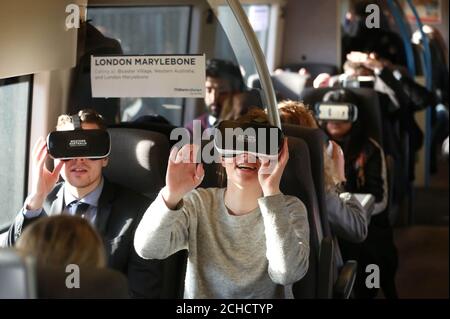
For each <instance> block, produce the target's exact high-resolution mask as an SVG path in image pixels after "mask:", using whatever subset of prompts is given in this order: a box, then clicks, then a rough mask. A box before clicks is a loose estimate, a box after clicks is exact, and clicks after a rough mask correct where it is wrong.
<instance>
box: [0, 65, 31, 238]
mask: <svg viewBox="0 0 450 319" xmlns="http://www.w3.org/2000/svg"><path fill="white" fill-rule="evenodd" d="M33 80H34V75H33V74H26V75H20V76H15V77H10V78H5V79H0V87H2V86H5V85H10V84H18V83H23V82H27V83H28V101H27V115H26V116H27V119H26V128H25V129H26V133H25V145H24V147H25V160H24V166H23V172H24V174H23V175H24V181H23V182H24V183H23V190H22V202H24V201H25V198H26V197H27V194H28V182H29V179H28V177H29V176H28V175H29V174H28V167H29V165H30V141H31V119H32V112H33ZM13 221H14V219H13V220H12V221H11V223H12V222H13ZM11 223H10V224H6V226H2V225H0V234H2V233H4V232H6V231H7V230H8V229H9V227H10V225H11Z"/></svg>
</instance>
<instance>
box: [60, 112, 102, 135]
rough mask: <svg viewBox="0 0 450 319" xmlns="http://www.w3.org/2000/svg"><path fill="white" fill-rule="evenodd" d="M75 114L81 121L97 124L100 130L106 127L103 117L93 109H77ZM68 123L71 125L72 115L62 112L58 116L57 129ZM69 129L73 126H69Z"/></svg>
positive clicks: (64, 127) (61, 128)
mask: <svg viewBox="0 0 450 319" xmlns="http://www.w3.org/2000/svg"><path fill="white" fill-rule="evenodd" d="M77 115H78V117H79V118H80V122H81V123H91V124H96V125H97V126H98V128H99V129H101V130H106V128H107V127H106V124H105V121H104V120H103V117H102V116H101V114H100V113H98V112H97V111H95V110H93V109H82V110H80V111H78V113H77ZM81 123H80V124H81ZM69 125H70V126H71V127H72V126H73V122H72V116H70V115H68V114H62V115H60V116H58V123H57V124H56V129H57V130H64V129H66V127H67V126H69ZM70 129H73V128H70Z"/></svg>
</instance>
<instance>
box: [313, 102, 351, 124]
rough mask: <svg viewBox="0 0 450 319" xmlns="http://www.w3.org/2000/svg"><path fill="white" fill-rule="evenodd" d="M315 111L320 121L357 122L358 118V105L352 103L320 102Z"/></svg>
mask: <svg viewBox="0 0 450 319" xmlns="http://www.w3.org/2000/svg"><path fill="white" fill-rule="evenodd" d="M314 113H315V115H316V118H317V119H318V120H319V121H343V122H355V121H356V120H357V119H358V107H357V106H356V105H354V104H351V103H338V102H319V103H316V105H315V107H314Z"/></svg>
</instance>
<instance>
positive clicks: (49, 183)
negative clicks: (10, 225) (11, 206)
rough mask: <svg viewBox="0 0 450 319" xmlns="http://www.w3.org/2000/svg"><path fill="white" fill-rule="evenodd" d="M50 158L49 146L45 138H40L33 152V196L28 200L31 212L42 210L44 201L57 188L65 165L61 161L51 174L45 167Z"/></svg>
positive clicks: (27, 204)
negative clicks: (56, 185)
mask: <svg viewBox="0 0 450 319" xmlns="http://www.w3.org/2000/svg"><path fill="white" fill-rule="evenodd" d="M47 157H48V152H47V144H46V142H45V140H44V138H43V137H40V138H39V139H38V140H37V141H36V143H35V144H34V146H33V150H32V159H31V160H32V172H33V177H32V187H31V194H30V196H28V198H27V200H26V203H25V205H26V208H27V209H29V210H37V209H40V208H42V206H43V204H44V200H45V198H46V197H47V195H48V194H49V193H50V191H51V190H52V189H53V187H55V184H56V182H57V181H58V178H59V173H60V172H61V169H62V167H63V165H64V162H62V161H60V162H58V164H57V165H56V167H55V168H54V169H53V172H50V171H49V170H48V169H47V167H45V160H46V159H47Z"/></svg>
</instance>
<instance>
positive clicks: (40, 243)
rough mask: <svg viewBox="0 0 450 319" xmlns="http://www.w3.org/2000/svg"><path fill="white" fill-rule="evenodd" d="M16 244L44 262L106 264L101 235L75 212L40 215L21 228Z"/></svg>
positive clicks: (42, 263)
mask: <svg viewBox="0 0 450 319" xmlns="http://www.w3.org/2000/svg"><path fill="white" fill-rule="evenodd" d="M16 247H17V249H18V250H19V251H20V252H22V253H23V254H27V255H28V254H29V255H32V256H34V257H35V258H36V260H37V262H38V263H39V264H41V265H44V266H46V265H48V266H67V265H69V264H76V265H79V266H88V267H89V266H90V267H104V266H105V264H106V261H105V250H104V246H103V241H102V239H101V238H100V236H99V235H98V233H97V232H96V231H95V229H94V228H93V227H92V226H91V225H90V224H89V222H88V221H86V220H85V219H83V218H81V217H77V216H70V215H58V216H51V217H44V218H41V219H40V220H38V221H36V222H35V223H33V224H31V225H30V226H29V227H28V228H27V229H25V231H24V232H23V234H22V236H21V237H20V238H19V240H18V241H17V243H16Z"/></svg>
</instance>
